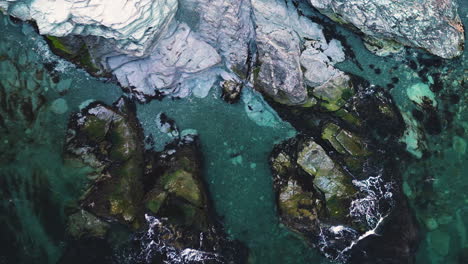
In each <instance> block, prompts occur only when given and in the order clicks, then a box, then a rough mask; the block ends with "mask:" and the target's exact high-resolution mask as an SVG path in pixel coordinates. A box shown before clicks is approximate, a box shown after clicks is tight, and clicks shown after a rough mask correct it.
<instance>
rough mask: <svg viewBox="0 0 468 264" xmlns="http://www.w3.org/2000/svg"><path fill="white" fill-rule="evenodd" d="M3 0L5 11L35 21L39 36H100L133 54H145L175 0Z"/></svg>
mask: <svg viewBox="0 0 468 264" xmlns="http://www.w3.org/2000/svg"><path fill="white" fill-rule="evenodd" d="M2 2H3V1H2ZM6 2H7V3H6V5H5V4H3V5H2V7H4V8H5V9H6V10H7V12H8V14H10V15H12V16H14V17H17V18H19V19H21V20H33V21H35V22H36V24H37V26H38V28H39V32H40V34H42V35H51V36H55V37H65V36H70V35H82V36H96V37H101V38H103V39H104V40H106V41H108V42H110V43H112V46H113V47H115V49H116V50H118V51H119V52H123V53H127V54H131V55H133V56H146V55H148V53H149V51H150V50H151V48H152V47H153V45H154V43H155V42H157V40H158V39H159V37H160V36H161V34H162V32H164V30H165V28H166V27H167V25H168V24H169V23H170V22H171V21H172V18H173V16H174V14H175V13H176V11H177V1H176V0H157V1H153V0H115V1H105V0H98V1H92V2H89V1H77V0H58V1H48V0H33V1H16V0H14V1H6Z"/></svg>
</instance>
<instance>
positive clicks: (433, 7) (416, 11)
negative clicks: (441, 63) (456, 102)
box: [309, 0, 465, 58]
mask: <svg viewBox="0 0 468 264" xmlns="http://www.w3.org/2000/svg"><path fill="white" fill-rule="evenodd" d="M309 2H310V3H311V4H312V5H313V6H314V7H315V8H317V9H318V10H319V11H320V12H321V13H323V14H325V15H326V16H328V17H330V18H331V19H332V20H334V21H336V22H338V23H341V24H344V25H349V26H351V27H354V28H356V29H357V30H358V31H360V32H362V33H363V34H364V35H365V38H364V39H365V40H366V42H367V43H368V45H369V46H370V50H371V51H376V52H377V53H385V52H390V53H391V52H392V49H393V50H395V51H398V50H399V48H398V47H395V46H398V44H399V45H404V46H411V47H417V48H422V49H425V50H427V51H428V52H430V53H432V54H435V55H437V56H440V57H442V58H453V57H456V56H460V55H461V54H462V52H463V45H464V38H465V36H464V29H463V25H462V23H461V20H460V17H459V16H458V13H457V2H456V1H452V0H415V1H391V0H371V1H348V0H325V1H324V0H310V1H309ZM442 36H443V37H442Z"/></svg>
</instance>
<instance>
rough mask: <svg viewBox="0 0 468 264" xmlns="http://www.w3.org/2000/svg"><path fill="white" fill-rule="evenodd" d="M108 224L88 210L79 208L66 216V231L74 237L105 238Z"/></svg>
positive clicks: (108, 227)
mask: <svg viewBox="0 0 468 264" xmlns="http://www.w3.org/2000/svg"><path fill="white" fill-rule="evenodd" d="M109 229H110V225H109V224H108V223H106V222H104V221H102V220H100V219H99V218H97V217H96V216H94V215H92V214H90V213H89V212H87V211H85V210H83V209H80V210H79V211H78V212H76V213H74V214H71V215H70V216H69V217H68V230H67V233H68V234H69V235H70V236H72V237H73V238H74V239H82V238H83V237H88V238H101V239H103V238H105V236H106V234H107V232H108V231H109Z"/></svg>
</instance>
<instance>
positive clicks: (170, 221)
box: [61, 98, 247, 263]
mask: <svg viewBox="0 0 468 264" xmlns="http://www.w3.org/2000/svg"><path fill="white" fill-rule="evenodd" d="M134 107H135V106H134V105H133V104H132V103H131V102H130V101H129V100H128V99H124V98H122V99H120V100H118V101H117V102H116V103H115V104H114V105H113V106H107V105H105V104H103V103H99V102H93V103H91V104H89V105H88V106H86V107H85V108H84V109H83V110H82V111H81V112H80V113H78V114H76V115H74V116H73V117H72V118H71V121H70V125H69V131H68V138H67V142H66V158H67V161H68V162H70V164H74V165H75V166H88V167H90V168H91V172H90V182H89V184H88V185H89V188H88V190H87V191H86V192H85V193H84V194H83V196H82V198H81V201H80V203H79V204H80V205H79V208H76V210H74V212H73V213H72V214H70V215H69V217H68V235H69V236H70V237H71V240H72V241H71V245H74V246H76V248H77V249H76V250H68V249H67V251H66V255H65V256H64V257H63V258H62V262H61V263H68V261H72V262H73V263H76V262H75V261H76V260H74V259H73V255H74V254H77V253H76V252H77V250H87V247H86V246H84V245H81V243H86V241H91V242H92V243H91V242H90V243H91V244H93V243H97V244H99V245H100V247H102V248H108V247H109V245H112V243H111V242H110V239H111V238H110V237H111V236H110V235H109V234H111V233H112V232H114V229H113V228H112V227H111V226H110V225H109V224H108V223H107V222H108V221H109V222H113V223H114V225H115V224H117V223H118V224H120V225H121V226H123V227H124V228H126V229H128V230H129V231H128V232H130V233H132V234H133V236H135V237H140V238H141V239H140V241H142V243H143V241H146V242H147V243H146V244H144V245H142V247H141V248H135V247H134V245H129V248H128V249H127V250H128V252H126V253H125V254H126V257H132V258H135V260H138V261H141V263H152V262H151V261H158V260H161V261H163V260H164V261H169V262H170V261H175V260H177V259H182V260H187V261H188V260H190V261H191V262H190V263H245V261H246V256H247V253H246V249H245V248H244V246H243V245H242V244H240V243H238V242H236V241H231V240H228V239H227V238H226V234H225V233H224V231H223V229H222V227H221V226H220V225H219V223H218V222H217V220H216V217H215V213H214V212H213V211H212V210H213V209H212V208H211V205H210V201H209V197H208V192H207V190H206V186H205V183H204V182H203V179H202V170H201V165H202V160H201V157H202V154H201V153H200V151H199V148H200V146H199V142H198V137H197V135H194V133H193V132H191V131H184V132H183V133H182V135H180V136H179V133H178V132H177V134H175V135H174V139H175V140H174V141H173V142H172V143H170V144H169V145H167V146H166V147H165V149H164V151H162V152H154V151H152V150H145V149H144V148H143V137H142V131H141V127H140V126H139V123H138V120H137V118H136V112H135V111H136V110H135V108H134ZM159 119H160V120H159V121H161V122H162V123H161V124H162V126H163V127H165V128H168V129H170V128H171V125H168V124H169V123H168V121H169V120H168V119H167V118H166V117H165V118H161V117H159ZM165 125H168V126H165ZM172 127H175V124H174V123H173V122H172ZM149 219H153V220H154V221H149ZM155 219H156V220H155ZM155 221H157V223H160V224H161V225H159V224H158V226H159V228H158V229H157V230H156V228H155V226H154V225H155V224H156V222H155ZM144 230H147V231H144ZM152 239H155V240H156V241H154V240H153V241H151V240H152ZM148 240H149V241H148ZM148 245H149V247H151V250H149V247H148ZM88 250H89V249H88ZM112 250H114V249H111V251H112ZM148 250H149V252H146V251H148ZM238 252H241V253H240V254H238ZM106 254H107V253H106ZM99 256H100V257H103V258H105V259H109V257H110V258H111V259H113V258H114V257H115V254H112V253H110V254H107V256H106V255H104V256H101V254H100V255H99ZM70 258H71V259H70ZM79 259H81V258H79ZM210 261H211V262H210ZM138 263H140V262H138Z"/></svg>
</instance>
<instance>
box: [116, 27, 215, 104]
mask: <svg viewBox="0 0 468 264" xmlns="http://www.w3.org/2000/svg"><path fill="white" fill-rule="evenodd" d="M220 62H221V57H220V56H219V55H218V53H217V52H216V50H215V49H214V48H213V47H212V46H210V45H208V44H207V43H206V42H205V41H203V40H201V38H200V37H198V36H197V35H196V33H194V32H193V31H192V30H191V29H190V27H189V26H188V25H187V24H185V23H180V24H177V23H174V24H172V25H171V27H170V28H169V29H168V30H167V32H166V33H165V35H164V36H163V37H162V38H161V40H160V41H159V42H158V43H157V45H156V47H155V48H154V50H153V51H152V53H151V55H150V56H149V57H148V58H143V59H136V60H135V58H134V57H132V56H127V55H120V56H113V57H110V58H108V59H107V65H108V68H109V69H111V70H112V71H113V73H114V74H115V76H116V77H117V79H118V80H119V82H120V84H121V85H122V86H124V87H127V88H130V89H131V90H132V92H133V93H134V94H136V96H137V98H138V99H140V100H141V101H144V100H145V97H154V96H156V95H158V94H159V95H172V96H179V97H185V96H187V95H189V94H190V93H191V92H192V91H194V90H196V88H195V87H193V85H195V84H192V86H188V84H184V80H187V82H190V81H189V80H190V76H192V75H194V74H196V73H199V72H201V71H203V70H206V69H208V68H210V67H212V66H214V65H216V64H218V63H220ZM203 88H204V90H209V88H210V87H203ZM194 92H196V91H194ZM202 93H205V92H202ZM203 95H205V96H206V94H203Z"/></svg>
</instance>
